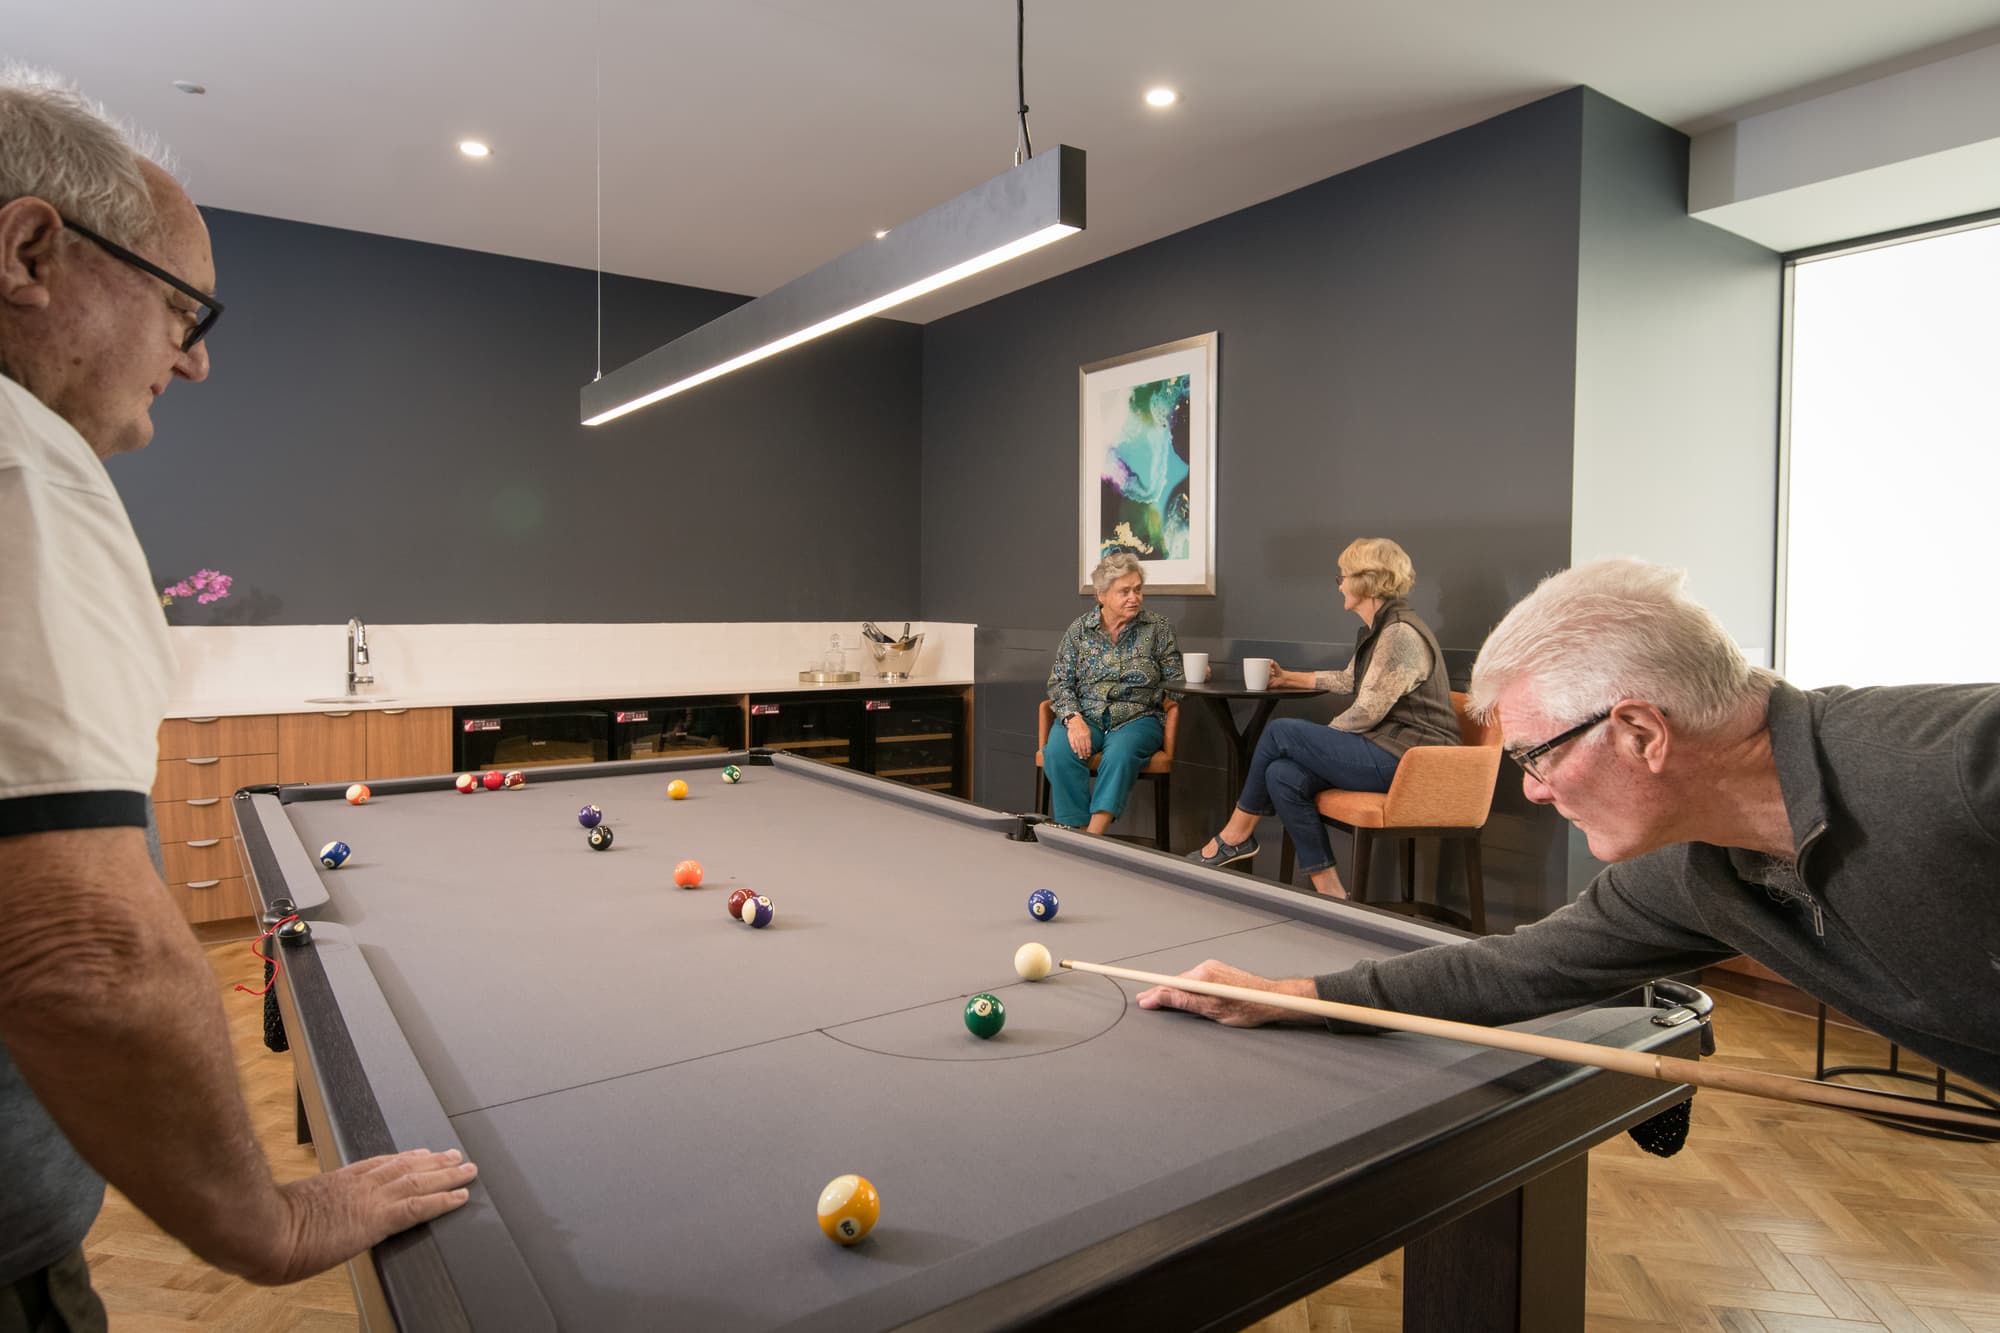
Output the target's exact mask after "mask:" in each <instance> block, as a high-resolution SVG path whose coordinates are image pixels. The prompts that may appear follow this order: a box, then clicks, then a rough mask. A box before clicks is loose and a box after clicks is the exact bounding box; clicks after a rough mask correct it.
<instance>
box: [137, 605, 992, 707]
mask: <svg viewBox="0 0 2000 1333" xmlns="http://www.w3.org/2000/svg"><path fill="white" fill-rule="evenodd" d="M881 623H885V624H886V623H889V622H887V621H883V622H881ZM895 623H897V624H900V623H901V619H900V618H898V619H897V621H896V622H895ZM912 628H913V630H916V631H920V632H922V633H923V635H924V642H923V647H922V649H921V651H920V652H919V654H918V656H917V659H916V661H915V663H914V670H915V672H916V673H917V674H916V675H915V677H914V678H913V679H910V680H897V681H887V680H879V679H877V678H876V676H875V674H874V673H875V671H876V670H878V669H879V668H878V667H877V666H876V664H875V663H874V661H873V660H872V657H871V654H870V653H869V652H868V651H867V649H866V647H865V645H863V644H862V642H861V636H860V625H859V622H840V623H830V622H829V623H821V622H804V623H772V622H761V621H760V622H746V623H698V624H696V623H677V624H629V625H626V624H614V625H601V624H577V625H371V626H369V627H368V630H367V638H368V642H369V645H370V661H369V662H368V664H367V665H366V666H365V667H364V668H362V670H363V671H364V672H365V673H367V674H371V675H373V676H374V678H375V682H376V683H375V684H372V685H364V686H362V687H361V688H360V690H359V691H358V692H357V693H356V694H354V695H353V696H351V697H349V696H347V695H346V694H345V693H344V691H343V689H342V685H343V680H344V671H345V666H346V656H347V643H346V639H347V630H346V627H345V626H343V625H273V626H249V627H233V626H231V627H221V626H218V627H203V628H189V627H180V628H175V629H173V630H172V631H171V634H172V636H173V640H174V648H175V652H176V654H177V655H178V658H179V663H180V672H179V676H178V679H177V680H176V682H175V688H174V693H173V697H172V698H171V700H170V701H169V704H168V708H167V714H166V715H167V716H168V717H178V718H187V717H240V716H244V715H247V714H259V713H343V712H362V711H373V710H378V709H391V710H401V709H410V708H456V707H478V706H481V705H502V704H533V703H550V702H557V701H596V702H605V703H614V702H622V701H627V700H633V701H636V700H641V699H672V698H685V697H689V696H694V695H729V694H819V693H824V692H827V691H843V690H846V691H853V690H863V691H868V692H871V693H872V692H877V691H884V692H886V691H904V690H924V689H957V688H960V687H963V686H966V685H970V684H971V683H972V680H973V661H972V656H973V633H974V629H975V628H976V627H975V626H972V625H964V624H935V623H924V624H916V625H913V626H912ZM835 634H839V635H841V637H842V642H843V645H844V647H845V649H846V655H847V667H848V669H850V670H858V671H859V672H860V673H861V679H859V680H857V681H849V682H843V683H840V684H826V685H816V684H809V683H806V682H804V681H801V680H800V679H799V675H798V673H799V671H800V669H801V668H803V667H805V666H807V665H808V664H811V663H816V662H817V660H818V659H819V657H820V656H821V654H822V653H823V652H824V651H825V650H826V648H827V645H828V643H829V640H830V639H831V638H832V636H833V635H835Z"/></svg>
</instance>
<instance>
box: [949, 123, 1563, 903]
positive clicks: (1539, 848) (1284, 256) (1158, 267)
mask: <svg viewBox="0 0 2000 1333" xmlns="http://www.w3.org/2000/svg"><path fill="white" fill-rule="evenodd" d="M1581 120H1582V97H1581V91H1580V90H1577V91H1573V92H1570V93H1565V94H1562V95H1559V96H1557V97H1552V98H1549V99H1546V100H1544V101H1542V102H1539V103H1536V104H1534V105H1531V106H1528V107H1524V108H1521V109H1519V110H1517V111H1514V112H1510V113H1508V114H1506V115H1503V116H1500V117H1497V118H1495V119H1493V120H1490V121H1487V122H1485V123H1483V124H1480V125H1476V126H1473V127H1471V128H1469V129H1466V130H1463V131H1460V132H1458V133H1456V134H1452V135H1449V136H1447V137H1445V138H1442V139H1438V140H1434V141H1432V142H1430V143H1426V144H1423V145H1420V146H1419V147H1416V148H1413V149H1410V150H1409V151H1407V152H1404V153H1400V154H1397V155H1396V156H1394V157H1391V158H1388V159H1385V160H1382V161H1379V162H1375V163H1372V164H1370V165H1368V166H1364V167H1361V168H1359V169H1357V170H1354V171H1350V172H1347V173H1345V174H1343V175H1340V176H1336V177H1333V178H1331V179H1328V180H1325V181H1321V182H1319V183H1317V184H1315V185H1312V186H1309V187H1307V188H1305V189H1302V190H1299V191H1296V192H1294V193H1292V194H1289V195H1285V196H1283V197H1281V198H1279V199H1275V200H1272V201H1270V202H1268V203H1265V204H1261V205H1258V206H1256V207H1254V208H1250V209H1247V210H1244V211H1242V212H1239V213H1235V214H1231V215H1229V216H1227V217H1224V218H1221V219H1218V220H1217V221H1214V222H1211V223H1208V224H1206V225H1204V226H1201V227H1196V228H1193V229H1191V230H1189V231H1186V232H1182V233H1179V234H1177V235H1175V236H1171V237H1168V238H1166V239H1164V240H1161V241H1158V242H1155V243H1153V244H1151V245H1147V246H1144V247H1141V248H1139V249H1136V250H1132V251H1129V252H1127V253H1125V254H1122V255H1119V256H1116V257H1114V258H1112V259H1108V260H1105V261H1103V262H1101V263H1098V264H1095V265H1092V266H1090V267H1089V268H1086V269H1082V270H1080V271H1077V272H1074V273H1070V274H1067V275H1065V276H1063V277H1060V278H1056V279H1053V280H1051V281H1049V282H1045V283H1042V284H1040V285H1038V286H1036V287H1033V288H1030V289H1028V290H1025V291H1022V292H1018V293H1015V294H1013V295H1011V296H1008V297H1003V298H1001V299H999V300H996V301H992V302H989V303H987V304H985V305H982V306H980V307H978V308H976V309H973V310H970V311H966V312H964V313H962V314H959V315H956V316H953V317H951V318H948V319H944V320H940V321H938V322H936V323H933V324H931V325H929V326H928V327H927V328H926V329H925V332H924V431H923V439H924V485H923V505H922V514H923V570H924V576H923V593H922V608H923V614H924V615H925V616H926V617H928V618H932V619H940V620H962V621H975V622H977V623H978V624H979V625H980V626H981V627H982V632H981V636H980V640H979V671H980V686H981V688H980V693H979V700H980V707H979V720H978V729H977V733H976V735H977V738H978V748H979V756H978V765H979V766H978V770H977V782H978V786H977V788H976V790H977V791H978V793H979V796H980V799H981V800H982V801H983V802H985V803H987V804H991V805H997V806H1001V807H1012V808H1024V807H1025V806H1026V804H1027V802H1028V801H1029V800H1030V799H1031V796H1032V789H1033V788H1032V784H1033V751H1034V742H1035V736H1034V733H1033V731H1032V727H1033V722H1034V717H1035V705H1036V700H1037V699H1038V698H1039V697H1040V693H1041V684H1042V679H1043V677H1044V676H1045V675H1046V673H1047V670H1048V664H1049V654H1050V651H1051V650H1052V649H1053V646H1054V643H1055V640H1056V637H1057V636H1058V635H1059V634H1060V632H1061V630H1062V628H1063V626H1065V625H1066V624H1068V622H1069V621H1070V620H1071V619H1073V618H1074V617H1075V616H1076V615H1077V614H1079V613H1080V612H1081V611H1083V610H1084V609H1086V608H1087V606H1088V605H1089V602H1088V600H1087V599H1086V598H1083V597H1079V596H1078V595H1077V594H1076V593H1075V592H1074V588H1075V586H1076V585H1075V571H1076V566H1077V559H1078V556H1077V549H1078V546H1077V544H1078V540H1079V539H1078V533H1077V512H1076V498H1075V497H1076V493H1077V469H1078V465H1079V459H1078V443H1077V420H1076V410H1077V409H1076V398H1077V389H1076V382H1077V367H1078V366H1080V365H1083V364H1084V363H1086V362H1091V361H1096V360H1100V359H1103V358H1105V357H1109V356H1114V355H1117V354H1119V353H1123V352H1129V351H1134V350H1137V349H1139V348H1143V347H1147V346H1150V345H1153V344H1156V343H1161V342H1166V341H1169V340H1171V339H1176V338H1182V337H1186V336H1188V335H1190V334H1196V333H1201V332H1204V331H1206V330H1209V329H1214V330H1217V331H1218V332H1219V333H1220V335H1221V342H1220V357H1219V370H1220V378H1221V384H1220V388H1219V393H1218V398H1217V403H1218V423H1217V437H1218V438H1217V445H1216V452H1217V487H1216V490H1217V504H1216V509H1217V565H1218V580H1217V593H1218V595H1217V596H1215V597H1212V598H1168V597H1160V598H1154V599H1149V602H1148V604H1149V606H1151V607H1152V609H1154V610H1157V611H1160V612H1162V613H1163V614H1165V615H1167V616H1169V617H1171V618H1172V619H1173V620H1174V621H1175V622H1176V624H1177V625H1178V627H1179V630H1180V633H1181V636H1182V639H1183V643H1184V645H1185V646H1186V647H1190V648H1197V649H1207V650H1209V651H1211V652H1212V653H1214V654H1215V655H1216V657H1217V661H1218V662H1226V663H1228V664H1229V666H1227V667H1225V668H1224V669H1225V670H1233V669H1234V668H1233V664H1234V662H1235V661H1236V660H1237V659H1240V658H1241V657H1242V656H1243V655H1245V654H1268V655H1272V656H1276V657H1277V658H1278V659H1279V660H1280V661H1281V662H1283V663H1284V664H1285V665H1287V666H1291V667H1300V668H1307V667H1313V668H1317V667H1335V666H1340V665H1343V664H1345V662H1346V660H1347V658H1348V656H1349V652H1350V650H1351V647H1352V644H1353V636H1354V631H1355V630H1356V629H1357V628H1358V626H1359V622H1358V621H1356V620H1355V619H1354V618H1353V616H1351V615H1349V614H1347V613H1345V612H1343V611H1342V610H1341V607H1340V598H1339V595H1338V593H1337V591H1336V590H1335V586H1334V583H1333V581H1332V579H1331V577H1330V572H1331V571H1332V570H1333V568H1334V560H1335V557H1336V556H1337V555H1338V554H1339V552H1340V549H1341V547H1342V546H1344V545H1345V544H1346V543H1347V542H1348V541H1349V540H1350V539H1352V538H1354V537H1357V536H1367V535H1378V534H1379V535H1387V536H1392V537H1394V538H1396V539H1397V540H1398V541H1400V542H1402V543H1403V544H1404V545H1405V546H1406V547H1407V548H1408V549H1409V551H1410V553H1411V555H1412V557H1413V559H1414V560H1415V563H1416V566H1417V572H1418V583H1417V586H1416V589H1415V590H1414V592H1413V594H1412V597H1411V600H1412V602H1413V604H1414V605H1415V607H1416V609H1417V610H1418V611H1419V612H1420V613H1421V614H1422V615H1423V616H1425V617H1426V619H1428V620H1429V622H1430V623H1431V625H1432V626H1433V627H1434V628H1435V629H1436V630H1437V632H1438V636H1439V638H1440V640H1441V641H1442V643H1443V644H1444V646H1445V648H1446V649H1447V650H1448V651H1450V652H1452V654H1453V657H1454V658H1455V659H1456V660H1457V661H1458V662H1459V663H1461V664H1462V663H1463V662H1464V661H1466V660H1467V655H1468V654H1469V653H1470V652H1471V651H1472V650H1476V649H1477V647H1478V645H1479V643H1480V642H1481V640H1482V639H1483V638H1484V637H1485V635H1486V632H1487V631H1488V630H1489V629H1490V628H1491V627H1492V625H1493V624H1494V623H1495V622H1496V621H1497V620H1498V619H1499V617H1500V615H1501V614H1502V613H1503V612H1504V611H1505V609H1506V608H1507V607H1508V606H1509V605H1511V604H1512V602H1513V601H1514V600H1516V599H1517V598H1519V597H1520V596H1521V595H1523V594H1524V593H1526V592H1527V591H1528V589H1529V588H1530V587H1532V586H1533V584H1534V582H1535V581H1536V580H1537V579H1538V578H1539V577H1540V576H1541V575H1542V574H1544V573H1546V572H1548V571H1549V570H1552V569H1557V568H1560V567H1562V566H1563V565H1565V564H1567V563H1568V559H1569V543H1570V442H1571V433H1572V406H1573V394H1574V387H1575V385H1574V364H1575V338H1576V297H1577V285H1576V284H1577V264H1576V254H1577V243H1578V238H1577V226H1578V208H1579V170H1578V167H1579V141H1580V136H1581ZM1297 711H1298V712H1299V713H1300V714H1301V715H1304V716H1315V717H1325V716H1327V715H1328V714H1329V713H1330V711H1331V705H1330V704H1329V705H1328V706H1327V707H1325V708H1320V709H1311V708H1308V709H1302V710H1297ZM1212 730H1213V728H1212V727H1210V726H1208V725H1205V724H1204V721H1203V720H1202V719H1199V718H1196V717H1192V716H1190V717H1188V718H1187V719H1186V720H1185V724H1184V728H1183V732H1182V750H1181V755H1180V757H1179V758H1178V759H1177V761H1176V769H1177V772H1176V779H1175V802H1176V810H1175V842H1176V846H1177V847H1178V848H1185V847H1187V846H1190V845H1193V843H1194V841H1195V840H1196V839H1198V838H1201V837H1205V836H1206V835H1207V834H1208V833H1210V832H1212V831H1213V829H1214V827H1216V826H1217V824H1218V823H1219V821H1220V819H1221V818H1222V814H1223V812H1224V811H1225V810H1226V808H1227V806H1228V803H1229V801H1230V800H1231V799H1233V796H1234V793H1225V792H1223V790H1222V787H1223V786H1224V780H1223V777H1222V773H1221V764H1222V750H1221V744H1220V741H1219V740H1218V738H1216V737H1215V736H1213V735H1211V734H1209V733H1210V732H1211V731H1212ZM1142 785H1143V784H1142ZM1502 790H1503V804H1502V807H1501V812H1500V813H1499V814H1498V815H1497V816H1496V819H1495V821H1494V825H1493V826H1492V827H1491V828H1490V829H1489V831H1488V837H1487V850H1488V855H1487V868H1488V877H1489V884H1490V885H1491V886H1493V887H1494V888H1496V889H1498V888H1500V887H1501V886H1511V888H1508V889H1506V891H1504V892H1497V893H1496V894H1495V896H1496V897H1500V898H1505V899H1506V900H1507V901H1508V903H1509V904H1510V905H1511V906H1512V908H1513V909H1514V911H1515V914H1516V915H1518V916H1521V917H1526V916H1533V915H1540V914H1541V912H1542V911H1544V910H1546V908H1547V907H1548V906H1549V905H1551V904H1550V903H1548V902H1547V901H1546V898H1547V895H1548V893H1549V892H1551V890H1550V889H1549V888H1547V887H1545V886H1547V885H1548V884H1549V883H1550V882H1551V877H1550V875H1549V874H1548V867H1549V866H1550V864H1551V862H1552V859H1555V858H1558V857H1559V847H1560V842H1561V837H1560V831H1559V828H1558V827H1557V824H1556V821H1555V820H1554V819H1553V817H1552V816H1548V815H1546V814H1544V813H1542V812H1534V813H1530V812H1529V811H1528V810H1526V809H1525V808H1523V803H1522V802H1521V801H1520V798H1519V793H1518V787H1517V785H1516V784H1514V783H1513V782H1511V780H1510V781H1506V782H1503V788H1502ZM1509 791H1511V792H1512V796H1511V797H1509V796H1508V795H1507V793H1508V792H1509ZM1148 799H1149V798H1147V797H1145V796H1143V795H1142V796H1139V797H1136V798H1135V800H1134V803H1133V805H1132V806H1131V807H1130V808H1129V809H1128V811H1127V814H1126V820H1125V825H1124V826H1125V827H1130V828H1132V829H1133V830H1134V831H1143V830H1145V829H1148V828H1150V826H1151V811H1150V808H1149V807H1148V806H1147V804H1146V801H1147V800H1148ZM1335 850H1336V853H1337V854H1338V855H1340V856H1341V858H1342V860H1343V862H1344V861H1345V858H1346V848H1345V847H1344V845H1340V844H1338V843H1337V844H1336V849H1335ZM1259 868H1260V869H1261V870H1264V871H1265V872H1266V873H1271V872H1274V870H1275V849H1273V851H1272V852H1267V853H1266V854H1265V858H1264V861H1262V862H1260V867H1259ZM1447 879H1448V881H1450V882H1451V883H1453V884H1454V886H1455V883H1456V876H1455V875H1454V876H1448V877H1447ZM1553 886H1554V887H1553V890H1552V891H1553V893H1554V894H1555V895H1556V898H1555V900H1556V901H1558V902H1559V901H1560V895H1561V877H1560V875H1557V876H1554V877H1553ZM1450 892H1452V893H1454V894H1455V893H1456V892H1457V890H1456V888H1455V887H1453V888H1452V889H1451V890H1450ZM1498 915H1499V917H1500V919H1501V921H1502V922H1503V923H1504V922H1505V921H1506V920H1507V917H1508V912H1507V910H1506V909H1504V908H1503V910H1502V911H1501V912H1500V913H1499V914H1498Z"/></svg>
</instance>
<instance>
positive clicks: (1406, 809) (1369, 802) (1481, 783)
mask: <svg viewBox="0 0 2000 1333" xmlns="http://www.w3.org/2000/svg"><path fill="white" fill-rule="evenodd" d="M1451 706H1452V709H1453V711H1455V712H1456V713H1457V714H1458V734H1459V736H1460V737H1461V738H1462V739H1463V740H1464V742H1465V743H1464V744H1463V745H1418V746H1414V747H1412V748H1411V749H1409V750H1408V751H1405V752H1404V754H1403V759H1402V762H1401V763H1399V764H1397V765H1396V776H1395V777H1394V778H1393V779H1391V780H1390V783H1389V790H1388V791H1386V792H1379V791H1342V790H1340V789H1339V788H1337V787H1336V788H1328V789H1327V790H1326V791H1323V792H1321V793H1320V794H1319V799H1318V801H1317V802H1316V804H1317V805H1318V807H1319V817H1320V818H1321V819H1322V820H1324V821H1325V822H1327V823H1329V824H1332V825H1334V826H1335V827H1337V828H1341V829H1345V830H1346V831H1347V832H1348V833H1350V834H1352V835H1353V838H1354V866H1353V874H1352V876H1351V877H1350V878H1349V879H1348V881H1347V888H1348V892H1349V893H1350V894H1352V895H1353V896H1354V899H1355V901H1357V902H1366V901H1368V899H1367V893H1368V863H1369V858H1370V852H1371V850H1372V849H1373V847H1374V844H1375V841H1376V839H1378V838H1390V839H1400V840H1401V842H1402V847H1401V851H1402V859H1401V864H1400V866H1399V872H1400V873H1399V875H1398V884H1399V886H1400V888H1401V890H1402V897H1401V898H1400V899H1397V900H1395V901H1392V902H1386V903H1376V904H1373V905H1374V906H1377V907H1384V908H1387V909H1389V910H1390V911H1395V912H1407V913H1409V914H1410V915H1412V916H1422V917H1428V918H1430V919H1432V920H1435V921H1446V922H1449V923H1450V924H1452V925H1455V926H1458V927H1459V928H1461V929H1464V930H1471V931H1476V932H1477V933H1479V934H1481V935H1484V934H1485V933H1486V885H1485V882H1484V880H1483V878H1482V876H1481V874H1480V864H1479V834H1480V830H1481V829H1483V828H1484V827H1485V826H1486V817H1487V816H1488V815H1489V814H1491V813H1492V810H1493V789H1494V784H1495V782H1496V780H1497V779H1498V777H1499V775H1500V757H1501V751H1500V742H1501V737H1500V725H1499V723H1497V722H1483V723H1482V722H1475V721H1473V720H1472V718H1471V716H1470V715H1469V714H1468V713H1467V712H1466V696H1465V695H1463V694H1461V693H1459V692H1458V691H1457V690H1453V691H1452V695H1451ZM1418 838H1441V839H1445V840H1448V841H1455V842H1457V843H1458V844H1459V845H1460V846H1461V847H1462V848H1463V849H1464V853H1465V887H1466V899H1467V906H1468V907H1469V908H1470V909H1471V910H1470V911H1468V912H1463V913H1461V912H1456V911H1453V910H1452V909H1451V908H1448V907H1445V906H1443V905H1442V904H1440V903H1436V902H1431V901H1429V900H1426V899H1421V898H1418V897H1417V896H1416V877H1417V875H1416V862H1417V844H1416V839H1418ZM1296 855H1297V851H1296V849H1295V848H1294V847H1293V846H1292V839H1291V835H1290V834H1286V835H1285V839H1284V842H1283V844H1282V850H1281V851H1280V852H1279V855H1278V878H1279V879H1281V880H1284V881H1285V882H1286V883H1290V882H1291V878H1292V868H1293V865H1294V864H1295V858H1296Z"/></svg>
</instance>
